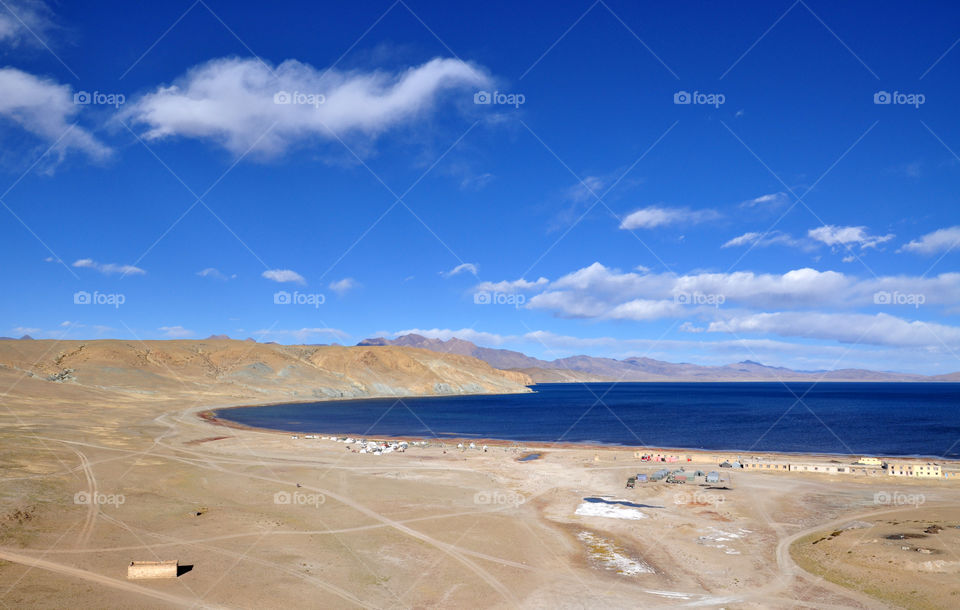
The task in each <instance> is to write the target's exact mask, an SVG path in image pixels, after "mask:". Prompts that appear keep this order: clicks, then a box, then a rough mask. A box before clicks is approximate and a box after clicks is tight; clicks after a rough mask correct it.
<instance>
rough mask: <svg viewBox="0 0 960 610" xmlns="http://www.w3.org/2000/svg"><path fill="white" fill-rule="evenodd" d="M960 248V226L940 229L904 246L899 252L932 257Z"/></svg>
mask: <svg viewBox="0 0 960 610" xmlns="http://www.w3.org/2000/svg"><path fill="white" fill-rule="evenodd" d="M957 247H960V226H956V227H947V228H944V229H938V230H936V231H934V232H932V233H927V234H926V235H924V236H923V237H921V238H920V239H915V240H913V241H911V242H910V243H908V244H906V245H904V246H903V247H902V248H900V250H898V252H915V253H917V254H924V255H927V256H930V255H932V254H938V253H940V252H947V251H949V250H953V249H954V248H957Z"/></svg>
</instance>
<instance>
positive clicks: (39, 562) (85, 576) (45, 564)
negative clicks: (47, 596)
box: [0, 549, 218, 608]
mask: <svg viewBox="0 0 960 610" xmlns="http://www.w3.org/2000/svg"><path fill="white" fill-rule="evenodd" d="M0 559H3V560H5V561H10V562H13V563H19V564H21V565H25V566H30V567H32V568H39V569H41V570H47V571H50V572H56V573H58V574H63V575H65V576H72V577H74V578H79V579H81V580H85V581H87V582H92V583H96V584H99V585H103V586H105V587H110V588H112V589H119V590H120V591H125V592H127V593H137V594H140V595H144V596H146V597H152V598H153V599H157V600H160V601H164V602H169V603H171V604H176V605H177V606H196V605H198V604H200V603H201V602H200V600H197V599H190V598H186V597H180V596H179V595H173V594H170V593H164V592H162V591H156V590H154V589H148V588H147V587H141V586H140V585H135V584H133V583H130V582H127V581H125V580H119V579H117V578H110V577H109V576H104V575H102V574H97V573H96V572H89V571H87V570H81V569H80V568H74V567H72V566H68V565H63V564H62V563H55V562H53V561H47V560H46V559H40V558H39V557H30V556H29V555H23V554H20V553H13V552H11V551H8V550H6V549H0ZM200 607H203V608H212V607H218V606H210V605H208V604H203V605H201V606H200Z"/></svg>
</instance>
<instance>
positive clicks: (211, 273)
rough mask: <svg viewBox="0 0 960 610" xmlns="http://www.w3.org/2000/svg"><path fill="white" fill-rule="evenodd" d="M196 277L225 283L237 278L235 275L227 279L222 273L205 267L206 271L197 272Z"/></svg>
mask: <svg viewBox="0 0 960 610" xmlns="http://www.w3.org/2000/svg"><path fill="white" fill-rule="evenodd" d="M197 275H199V276H200V277H205V278H209V279H211V280H220V281H221V282H225V281H227V280H230V279H234V278H236V277H237V274H235V273H234V274H233V275H231V276H229V277H228V276H227V275H226V274H225V273H222V272H221V271H220V270H219V269H215V268H214V267H207V268H206V269H203V270H201V271H197Z"/></svg>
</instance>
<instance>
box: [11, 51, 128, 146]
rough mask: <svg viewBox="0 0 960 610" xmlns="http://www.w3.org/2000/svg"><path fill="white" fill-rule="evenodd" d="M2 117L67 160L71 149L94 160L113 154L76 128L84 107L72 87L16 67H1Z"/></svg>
mask: <svg viewBox="0 0 960 610" xmlns="http://www.w3.org/2000/svg"><path fill="white" fill-rule="evenodd" d="M0 91H2V92H3V95H0V118H3V119H6V120H8V121H10V122H12V123H14V124H16V125H18V126H19V127H20V128H21V129H23V130H24V131H26V132H28V133H30V134H33V135H34V136H35V137H37V138H39V139H40V140H41V141H43V142H44V144H45V145H47V146H53V148H52V151H53V152H54V153H55V154H56V155H57V156H58V157H59V159H61V160H62V159H63V158H64V157H65V156H66V154H67V153H68V152H69V151H71V150H77V151H80V152H83V153H85V154H86V155H88V156H90V157H92V158H94V159H103V158H105V157H107V156H109V155H110V152H111V151H110V148H108V147H107V146H106V145H104V144H103V143H101V142H100V141H99V140H97V139H96V138H94V137H93V135H92V134H91V133H90V132H88V131H87V130H85V129H84V128H82V127H79V126H76V125H74V123H75V121H76V115H77V113H78V112H79V111H80V109H81V108H83V106H80V105H77V104H74V102H73V91H72V90H71V88H70V86H69V85H61V84H59V83H57V82H55V81H53V80H50V79H47V78H41V77H38V76H34V75H32V74H28V73H26V72H23V71H21V70H17V69H16V68H0Z"/></svg>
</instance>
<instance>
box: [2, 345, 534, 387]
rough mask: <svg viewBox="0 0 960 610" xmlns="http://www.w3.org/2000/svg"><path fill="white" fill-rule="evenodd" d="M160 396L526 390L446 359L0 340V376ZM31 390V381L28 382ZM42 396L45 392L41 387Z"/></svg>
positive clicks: (482, 367) (504, 375) (395, 353)
mask: <svg viewBox="0 0 960 610" xmlns="http://www.w3.org/2000/svg"><path fill="white" fill-rule="evenodd" d="M19 378H22V379H29V380H30V381H43V382H46V383H50V384H64V385H71V386H79V387H82V388H87V389H89V390H94V391H106V392H109V393H113V392H119V393H126V394H136V395H139V396H156V397H165V398H166V397H170V396H172V395H183V396H191V397H193V398H194V399H197V398H198V397H199V398H200V399H202V397H204V396H209V397H210V398H212V399H213V398H215V399H216V400H215V402H222V400H223V399H224V398H235V399H237V400H238V401H243V402H249V401H250V399H251V398H257V399H262V401H263V402H269V401H295V400H312V399H323V398H339V397H364V396H411V395H440V394H473V393H504V392H523V391H529V390H528V389H527V388H526V387H525V386H526V385H528V384H530V383H531V382H532V381H531V379H530V378H529V377H528V376H526V375H524V374H522V373H518V372H512V371H500V370H497V369H495V368H493V367H491V366H490V365H489V364H487V363H485V362H482V361H480V360H477V359H475V358H470V357H467V356H460V355H456V354H440V353H437V352H431V351H428V350H422V349H414V348H406V347H386V348H379V349H372V348H366V347H342V346H324V347H315V346H296V345H276V344H262V343H255V342H248V341H235V340H223V339H219V338H217V339H214V340H203V341H180V340H176V341H143V342H140V341H114V340H107V341H0V379H3V380H7V379H9V380H10V383H13V382H14V381H16V380H17V379H19ZM31 385H32V386H33V387H42V386H37V385H36V384H35V383H33V384H31ZM51 390H52V388H51Z"/></svg>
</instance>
